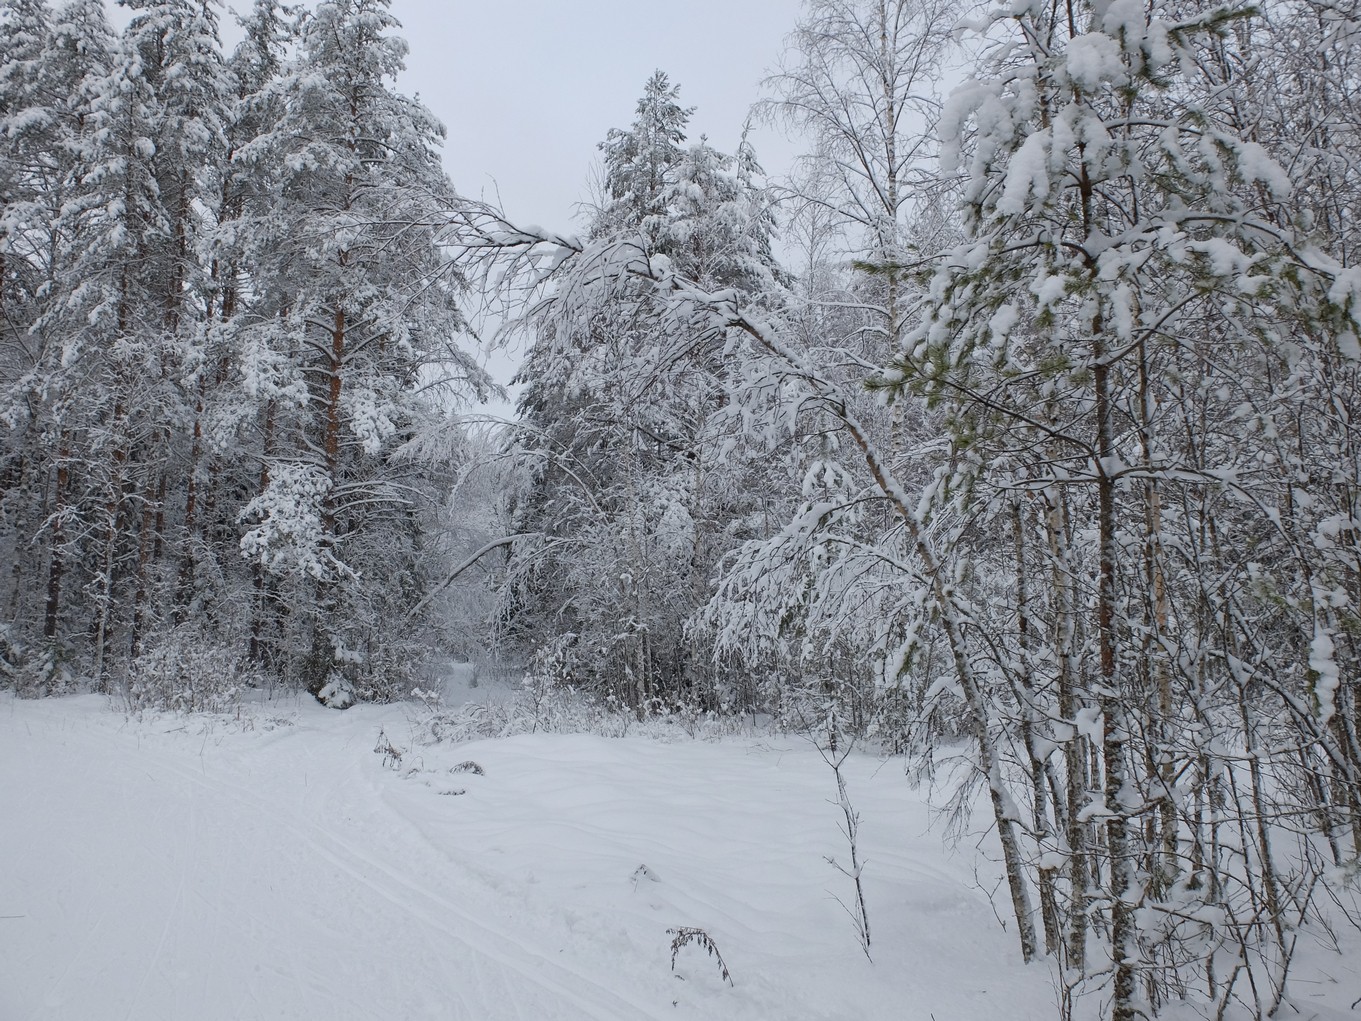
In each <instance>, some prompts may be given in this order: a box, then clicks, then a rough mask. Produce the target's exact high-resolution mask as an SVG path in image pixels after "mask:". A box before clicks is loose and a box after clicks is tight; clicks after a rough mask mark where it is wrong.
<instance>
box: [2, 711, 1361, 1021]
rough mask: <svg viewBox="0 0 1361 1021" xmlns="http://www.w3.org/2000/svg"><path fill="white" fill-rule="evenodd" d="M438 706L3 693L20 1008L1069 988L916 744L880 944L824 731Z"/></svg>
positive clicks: (641, 999) (835, 1001)
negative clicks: (688, 933) (701, 728)
mask: <svg viewBox="0 0 1361 1021" xmlns="http://www.w3.org/2000/svg"><path fill="white" fill-rule="evenodd" d="M422 711H423V707H421V706H413V705H394V706H360V707H357V708H355V709H352V710H349V711H346V712H335V711H332V710H327V709H324V708H322V707H320V706H318V705H316V704H315V703H314V702H312V701H311V700H310V699H307V698H302V699H298V698H288V699H276V700H273V701H267V702H259V703H252V704H248V705H246V706H244V707H243V709H242V711H241V713H239V714H238V715H237V716H235V717H227V716H192V717H189V716H175V715H169V714H166V715H144V716H141V717H140V718H137V717H130V716H128V715H126V714H124V713H121V712H117V711H111V707H110V701H109V700H108V699H106V698H102V697H96V696H81V697H71V698H62V699H48V700H44V701H19V700H16V699H14V698H13V697H11V696H0V1019H3V1021H27V1019H30V1018H31V1019H38V1018H42V1019H53V1021H55V1019H72V1021H75V1019H79V1021H103V1019H137V1021H153V1019H158V1018H164V1019H171V1021H181V1019H187V1018H195V1019H200V1021H211V1019H219V1018H220V1019H228V1018H230V1019H233V1021H248V1019H254V1018H267V1017H268V1018H297V1019H310V1018H323V1017H324V1018H327V1019H328V1021H335V1019H348V1018H354V1019H360V1018H362V1019H366V1021H369V1019H373V1018H385V1019H393V1021H400V1019H423V1018H432V1019H433V1018H439V1019H468V1021H500V1019H520V1018H524V1019H531V1018H532V1019H543V1021H551V1019H568V1018H580V1019H593V1021H614V1019H617V1021H644V1019H653V1018H669V1019H672V1018H696V1019H700V1018H702V1019H724V1018H732V1019H739V1018H740V1019H747V1021H756V1019H764V1018H770V1019H775V1018H779V1019H782V1021H783V1019H788V1018H799V1019H851V1018H854V1019H879V1018H883V1019H888V1018H895V1019H897V1018H912V1019H921V1021H930V1019H935V1021H968V1019H985V1018H994V1017H1001V1016H1006V1017H1007V1018H1009V1019H1014V1021H1026V1019H1030V1018H1035V1019H1040V1018H1045V1019H1048V1018H1051V1017H1053V1016H1054V1015H1055V1013H1056V1011H1055V1005H1054V1004H1055V994H1054V991H1053V987H1052V982H1051V976H1050V973H1049V970H1048V968H1047V967H1046V966H1045V965H1043V964H1041V965H1037V966H1034V967H1030V968H1025V967H1023V966H1022V965H1021V963H1020V959H1019V953H1018V951H1017V949H1016V947H1015V945H1014V939H1013V937H1012V935H1011V934H1010V933H1008V932H1004V931H1003V930H1002V929H1001V927H1000V926H999V924H998V922H997V919H996V917H995V916H994V912H993V908H992V906H991V905H990V903H989V899H988V895H987V893H986V892H985V888H991V886H992V885H993V883H994V881H995V877H996V874H997V869H996V866H995V865H994V864H993V863H991V862H990V861H988V860H987V857H986V855H985V854H984V853H980V852H978V851H976V850H975V846H974V844H973V843H972V842H965V843H964V844H962V845H961V846H960V847H958V848H957V849H954V850H952V849H950V848H949V847H948V846H947V845H946V844H945V842H944V840H943V838H942V835H941V833H940V827H939V826H937V827H935V828H933V827H932V825H931V823H932V815H931V812H930V810H929V809H928V808H927V807H926V805H925V803H924V798H925V792H924V791H917V790H914V789H913V788H912V787H911V785H910V784H909V783H908V782H907V780H906V779H905V778H904V776H903V774H902V770H901V767H900V764H899V763H896V762H889V763H887V764H885V763H883V762H881V761H879V760H878V759H877V758H875V757H873V756H869V755H866V756H855V757H852V759H851V760H850V762H849V763H848V766H847V769H848V774H847V775H848V780H849V783H850V792H851V797H852V798H853V800H854V801H855V803H856V806H857V808H858V809H859V810H860V811H861V813H862V815H863V823H862V829H861V841H862V848H861V850H862V854H864V856H865V857H866V858H867V859H868V865H867V866H866V870H865V879H866V883H867V894H868V902H869V912H870V922H871V925H872V935H873V946H872V948H871V949H872V952H873V956H874V963H873V964H871V963H870V962H869V961H867V960H866V959H865V957H864V956H863V955H862V954H861V951H860V948H859V946H858V944H857V942H856V939H855V934H854V929H853V926H852V923H851V921H850V919H849V918H848V917H847V915H846V913H845V911H844V910H843V908H842V907H841V906H840V904H839V903H838V901H837V899H836V898H838V897H839V898H841V899H842V900H845V901H846V902H847V903H849V902H850V901H849V898H850V896H851V894H852V891H851V888H850V884H849V881H848V880H846V879H845V878H844V877H843V876H842V875H840V874H839V873H838V872H836V870H835V869H834V868H833V867H832V866H831V865H829V864H828V863H827V861H826V860H825V857H827V856H830V857H835V858H837V859H838V860H841V859H844V858H845V857H846V847H845V841H844V840H843V838H842V837H841V836H840V834H839V832H838V827H837V823H838V819H839V812H838V810H837V809H836V807H835V805H834V804H833V803H832V802H831V801H830V800H829V799H831V798H834V797H835V785H834V780H833V778H832V775H831V773H830V771H829V769H828V768H827V766H826V765H825V764H824V763H823V761H822V760H821V759H820V758H819V756H818V754H817V752H816V750H815V749H813V748H812V747H811V746H810V745H809V744H808V743H807V742H806V741H804V740H802V739H800V738H798V737H795V736H778V737H776V736H767V737H764V738H753V737H747V738H725V739H722V740H718V741H703V740H692V739H691V738H689V737H688V736H686V735H685V734H684V733H683V732H682V731H680V729H679V728H677V729H676V733H675V735H674V738H673V739H672V740H660V739H658V737H657V736H656V735H655V734H654V735H653V736H650V737H649V736H630V737H624V738H605V737H600V736H593V735H561V734H529V735H520V736H516V737H511V738H506V739H500V740H485V741H476V742H472V743H466V744H457V745H456V744H451V743H448V742H444V743H440V744H434V745H421V744H419V743H416V742H415V741H414V737H415V735H416V732H417V729H418V727H417V722H418V720H419V716H420V714H421V712H422ZM380 730H381V731H382V733H383V734H384V735H386V737H388V738H390V739H391V743H392V745H393V746H395V747H396V748H398V749H400V750H402V751H403V752H404V754H403V755H402V758H401V761H400V764H394V763H393V762H392V761H391V759H390V757H389V758H387V761H385V756H384V755H383V754H382V753H381V752H379V753H375V751H374V748H375V746H376V745H377V744H378V743H379V742H378V738H379V733H380ZM468 761H472V762H476V763H477V764H478V765H479V766H480V767H481V769H482V770H483V774H482V775H479V774H478V773H477V772H475V771H468V770H464V771H459V766H460V764H462V763H465V762H468ZM981 846H982V848H983V849H984V850H985V851H986V849H987V848H988V847H989V846H990V845H989V840H988V839H984V840H982V841H981ZM644 866H645V867H644ZM678 926H696V927H699V928H702V929H704V930H705V931H706V932H707V933H708V934H709V935H710V936H711V937H712V939H713V941H714V943H715V944H716V945H717V947H718V949H719V950H720V952H721V953H722V956H723V959H724V961H725V962H726V964H727V966H728V968H729V969H730V970H731V974H732V983H733V984H732V986H731V987H729V986H728V985H727V984H726V983H724V982H723V981H722V979H721V977H720V974H719V969H718V966H717V964H716V962H715V961H714V960H713V959H712V958H710V957H708V956H707V955H706V953H705V951H704V949H702V948H701V947H700V946H698V945H695V944H693V943H692V944H690V945H688V946H685V947H683V948H682V949H680V951H679V953H678V955H677V956H676V959H675V972H674V974H673V973H672V970H671V963H672V962H671V937H670V936H669V935H668V934H667V930H668V929H672V928H676V927H678ZM1334 963H1335V964H1336V966H1337V967H1336V968H1334V970H1335V971H1336V970H1338V969H1341V970H1343V971H1346V972H1348V973H1349V977H1348V980H1347V981H1348V982H1349V983H1350V982H1351V980H1353V979H1355V977H1356V976H1355V969H1356V964H1355V963H1354V962H1353V963H1351V964H1347V963H1346V962H1345V961H1343V960H1339V959H1337V958H1334ZM1307 996H1308V994H1307V993H1305V995H1304V997H1303V998H1305V999H1307ZM1093 1006H1095V1004H1093Z"/></svg>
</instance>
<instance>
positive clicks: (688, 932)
mask: <svg viewBox="0 0 1361 1021" xmlns="http://www.w3.org/2000/svg"><path fill="white" fill-rule="evenodd" d="M666 934H667V935H668V936H670V937H671V970H672V971H675V970H676V955H677V954H679V953H680V952H681V950H682V948H684V947H686V946H688V945H689V944H691V943H694V944H695V945H697V946H699V947H701V948H703V950H704V952H705V953H707V954H708V955H709V956H710V957H712V958H713V959H714V960H715V961H716V962H717V963H718V973H719V974H720V975H721V976H723V981H724V982H726V983H728V985H730V986H731V985H732V984H733V981H732V975H730V974H728V965H727V964H726V963H725V962H724V960H723V955H722V954H720V953H719V952H718V944H717V943H715V942H714V940H713V937H712V936H710V935H709V934H708V933H707V932H705V931H704V930H703V929H697V928H694V927H693V926H689V925H681V926H677V927H676V928H674V929H667V930H666Z"/></svg>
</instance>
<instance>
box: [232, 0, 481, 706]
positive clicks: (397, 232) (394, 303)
mask: <svg viewBox="0 0 1361 1021" xmlns="http://www.w3.org/2000/svg"><path fill="white" fill-rule="evenodd" d="M397 27H398V24H397V21H396V19H395V18H393V17H392V15H391V14H390V13H389V11H388V4H387V2H386V0H337V2H332V3H323V4H320V5H319V6H318V7H317V8H316V10H315V12H313V14H312V15H311V16H310V17H309V18H307V19H306V20H305V22H304V23H303V27H302V33H301V38H300V48H301V52H300V55H299V58H298V61H297V63H296V66H294V67H293V68H292V69H291V70H290V72H289V73H287V74H286V75H284V76H283V77H282V78H281V79H279V81H278V82H277V83H276V84H275V85H274V86H272V91H273V92H274V93H276V94H277V95H279V96H280V97H286V102H280V103H279V107H278V108H279V117H278V120H277V121H276V122H275V124H273V125H272V127H271V129H270V130H269V131H268V132H267V133H265V134H263V135H262V136H261V137H260V138H259V139H257V140H256V141H254V142H252V143H250V144H249V145H248V146H247V147H246V148H245V149H244V150H243V157H242V158H243V159H245V160H247V161H249V163H250V164H251V166H253V167H254V168H255V170H256V172H257V173H258V174H272V180H271V186H270V188H268V189H266V191H267V193H272V194H273V195H274V196H276V197H275V198H274V199H273V200H269V201H266V202H265V203H264V204H262V206H261V207H260V208H259V210H258V211H257V212H256V213H254V214H253V215H252V216H251V222H252V229H253V230H255V231H256V232H257V233H256V240H255V242H254V244H255V249H254V250H255V251H256V252H258V253H259V254H260V262H259V264H258V265H257V266H255V267H253V269H252V274H253V279H254V281H255V287H254V290H255V295H254V303H255V307H254V308H253V309H251V310H249V311H248V312H247V313H246V314H247V315H248V316H249V317H251V318H252V319H253V321H254V325H253V326H252V327H251V329H249V330H248V331H246V332H245V333H243V334H242V340H241V343H242V344H243V347H244V349H245V351H246V354H245V358H246V359H247V373H248V388H249V389H250V390H251V391H252V392H253V393H255V394H257V395H261V396H262V397H263V399H264V400H265V401H266V403H267V405H268V407H267V409H266V410H265V412H264V414H263V417H264V419H265V420H266V423H267V424H266V431H267V433H268V434H269V436H270V442H271V445H272V450H271V451H270V453H269V455H268V464H269V472H268V477H267V478H266V479H265V480H264V482H265V488H264V489H263V491H262V492H260V493H259V494H258V495H257V496H256V498H255V499H254V500H253V501H252V502H251V503H250V504H249V505H248V507H247V508H246V510H245V515H246V517H247V520H248V521H249V522H250V523H251V526H252V527H251V528H250V530H249V531H248V532H247V533H246V535H245V537H244V539H243V541H242V548H243V550H244V551H245V552H246V553H247V555H248V556H249V557H250V558H251V559H253V560H255V561H257V562H258V563H259V564H261V565H262V567H264V568H265V569H266V570H267V571H269V572H270V573H272V574H274V575H275V576H276V577H279V578H282V579H287V582H288V584H289V585H291V586H293V587H294V590H295V591H294V596H293V598H294V599H301V600H303V603H302V604H301V606H299V607H298V609H299V610H301V612H296V613H295V619H296V620H299V621H302V622H303V625H304V626H305V628H306V631H307V633H306V634H303V635H300V636H299V638H300V640H301V641H302V642H303V645H304V646H305V648H304V649H302V650H299V651H298V654H300V655H302V656H303V658H304V659H305V665H304V666H303V672H304V675H305V680H306V684H307V686H308V688H309V690H312V691H313V692H317V693H323V692H324V693H325V697H326V698H327V699H328V700H330V701H332V703H333V704H342V705H343V704H345V703H346V702H347V701H348V700H349V699H350V698H352V697H353V693H354V691H355V688H356V684H358V688H359V690H360V691H361V693H362V692H363V691H364V690H368V691H370V692H371V693H375V694H382V693H384V692H387V691H390V685H391V684H392V683H395V682H396V681H397V680H398V678H397V677H396V676H394V677H391V678H388V677H385V676H384V671H385V670H387V669H389V667H390V666H391V664H388V663H386V662H384V657H385V656H387V655H388V653H387V652H385V651H384V650H385V649H386V648H387V645H388V644H390V643H394V642H399V641H400V640H401V635H400V634H397V633H395V632H394V633H391V634H385V633H384V631H385V629H387V628H392V627H394V626H395V625H400V624H401V622H402V620H403V616H404V614H405V612H406V611H407V610H408V609H409V608H410V607H412V606H413V605H415V604H417V603H418V602H419V601H420V598H421V596H422V594H423V593H422V586H423V584H424V579H423V572H422V567H421V562H420V557H419V552H420V549H419V543H420V538H419V536H420V527H419V515H420V514H421V513H422V509H423V508H424V507H426V506H427V505H428V503H429V501H430V499H431V498H432V494H430V493H429V492H428V491H427V489H426V482H425V480H424V478H423V477H422V474H421V472H420V471H419V470H417V469H414V468H413V467H411V466H410V465H406V464H403V463H401V462H399V461H397V460H395V459H394V456H393V455H394V452H395V451H396V450H397V448H398V447H399V446H400V445H401V444H402V442H403V441H405V440H407V439H409V438H411V437H412V436H413V435H414V434H415V433H416V432H418V431H419V430H420V429H421V428H422V427H423V425H424V423H425V422H426V421H427V420H428V419H429V418H430V417H431V416H434V415H436V414H437V412H436V410H435V409H434V407H433V406H432V405H431V404H430V403H429V401H428V400H427V399H426V398H424V397H420V396H418V392H419V391H420V390H421V389H422V384H423V383H424V382H425V380H424V377H423V373H424V371H425V369H426V367H428V366H437V367H438V371H439V372H440V373H441V374H442V375H443V377H444V378H446V379H447V380H449V389H450V390H451V391H452V392H453V393H455V394H462V395H466V394H469V393H479V392H481V391H482V390H483V389H484V388H485V386H486V385H487V384H486V377H485V374H484V373H483V372H482V371H481V370H480V369H479V368H478V367H477V366H476V365H475V363H474V362H473V361H472V359H471V358H470V357H469V356H468V355H467V354H465V353H464V352H463V351H462V350H461V349H459V348H458V347H457V346H456V345H455V343H454V337H455V336H456V335H457V334H458V333H459V332H461V331H462V329H463V321H462V317H461V315H460V313H459V310H458V306H457V303H456V297H457V292H458V289H459V287H460V286H461V282H460V281H459V279H458V278H457V276H456V275H455V274H454V273H453V271H452V270H451V268H450V267H449V266H448V265H447V263H446V261H445V260H444V259H443V258H442V256H441V254H440V251H439V249H438V247H437V243H436V242H437V235H436V229H437V227H438V221H437V220H436V218H435V215H434V214H435V211H436V210H438V209H440V208H442V207H446V206H448V205H450V204H451V201H452V200H451V189H450V187H449V184H448V181H447V179H446V178H445V176H444V173H443V171H442V170H441V168H440V165H439V157H438V150H437V146H438V144H439V143H440V141H441V140H442V139H443V137H444V130H443V128H442V127H441V126H440V125H439V124H438V122H437V121H436V120H435V119H434V117H433V116H432V115H431V114H430V112H429V111H428V110H426V109H425V107H423V106H422V105H420V104H419V103H418V102H416V101H414V100H411V99H409V98H407V97H405V96H402V95H401V94H399V93H398V92H396V91H395V89H394V88H393V85H392V83H393V81H394V79H395V78H396V76H397V75H398V73H399V72H400V71H401V69H402V60H403V57H404V55H405V52H406V44H405V43H404V42H402V41H401V40H400V39H399V38H398V37H397V36H395V35H393V34H391V33H392V31H393V30H394V29H396V28H397Z"/></svg>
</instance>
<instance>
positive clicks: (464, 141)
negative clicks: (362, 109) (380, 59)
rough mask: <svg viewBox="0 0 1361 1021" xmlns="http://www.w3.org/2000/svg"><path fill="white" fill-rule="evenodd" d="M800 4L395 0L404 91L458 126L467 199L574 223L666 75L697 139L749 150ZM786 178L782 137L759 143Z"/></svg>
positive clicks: (454, 152)
mask: <svg viewBox="0 0 1361 1021" xmlns="http://www.w3.org/2000/svg"><path fill="white" fill-rule="evenodd" d="M798 10H799V3H798V0H685V2H683V3H680V4H666V5H662V4H649V3H646V2H643V3H640V2H637V0H509V2H495V0H484V2H468V0H394V2H393V4H392V12H393V13H394V14H395V15H396V16H397V17H398V19H400V20H401V22H402V25H403V29H404V33H403V34H404V35H405V36H406V39H407V42H408V43H409V44H410V47H411V52H410V55H409V56H408V58H407V67H408V70H407V75H406V79H405V81H404V82H403V83H402V86H403V91H408V92H418V93H419V94H420V96H421V98H422V99H423V100H424V101H425V103H426V105H427V106H429V107H430V108H431V109H432V110H433V111H434V112H435V113H436V114H437V115H438V116H439V117H440V119H441V120H443V121H444V123H445V126H446V127H448V129H449V140H448V142H447V144H446V146H445V157H444V159H445V164H446V166H447V167H448V169H449V174H450V176H451V177H452V178H453V180H454V184H455V185H456V186H457V188H458V189H459V190H460V191H461V192H463V193H464V194H467V195H470V196H473V197H486V198H489V199H493V198H495V197H496V193H497V192H498V191H499V194H500V197H501V201H502V204H503V206H504V208H505V210H506V212H507V213H509V214H510V216H511V217H512V218H513V219H516V220H519V221H521V222H530V223H537V224H541V225H543V226H545V227H550V228H556V229H567V228H569V227H570V226H571V223H570V222H569V218H570V217H571V215H572V213H573V208H574V205H575V203H577V202H578V201H580V200H581V199H583V198H585V197H586V196H587V179H588V176H589V173H590V170H591V165H592V162H593V161H594V160H595V158H596V156H597V151H596V144H597V143H598V142H600V141H602V140H603V139H604V138H605V134H606V132H608V131H609V129H610V128H616V127H617V128H625V127H628V125H629V124H630V122H631V121H632V120H633V113H634V106H635V105H636V103H637V100H638V97H639V96H640V95H641V94H642V91H643V84H644V83H645V82H646V80H647V78H648V77H649V76H650V75H651V74H652V72H653V71H655V70H659V69H660V70H662V71H665V72H666V73H667V74H668V75H670V76H671V81H672V83H673V84H679V85H680V86H681V100H682V102H683V104H684V105H685V106H693V107H697V108H698V109H697V110H696V112H695V115H694V117H693V118H692V120H691V127H692V129H693V130H692V132H691V138H692V139H697V138H698V137H699V136H700V135H701V134H707V135H708V136H709V140H710V142H711V143H712V144H713V145H714V146H715V147H717V148H719V149H721V150H724V151H727V152H730V151H732V149H733V148H735V147H736V145H737V142H738V139H739V137H740V134H741V131H742V124H743V121H744V120H745V119H746V117H747V112H748V109H749V108H750V106H751V104H752V103H753V102H754V101H755V100H756V98H757V97H758V95H759V92H760V81H761V79H762V77H763V76H764V75H765V74H766V72H767V71H768V69H770V68H771V67H772V66H773V64H774V63H775V61H776V59H777V58H778V56H779V53H780V50H781V47H782V45H783V39H784V37H785V36H786V35H787V34H788V33H789V32H790V31H792V30H793V28H794V21H795V19H796V17H797V15H798ZM756 141H757V151H758V155H761V156H762V158H763V159H764V160H765V162H766V163H767V164H769V165H768V166H767V170H768V171H771V172H775V171H776V170H777V169H781V166H779V165H782V164H783V163H784V162H786V161H787V153H786V151H784V150H786V149H787V147H786V146H784V145H783V144H777V143H779V142H780V140H779V138H778V136H777V135H775V134H774V133H771V132H762V133H761V134H759V135H757V136H756Z"/></svg>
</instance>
